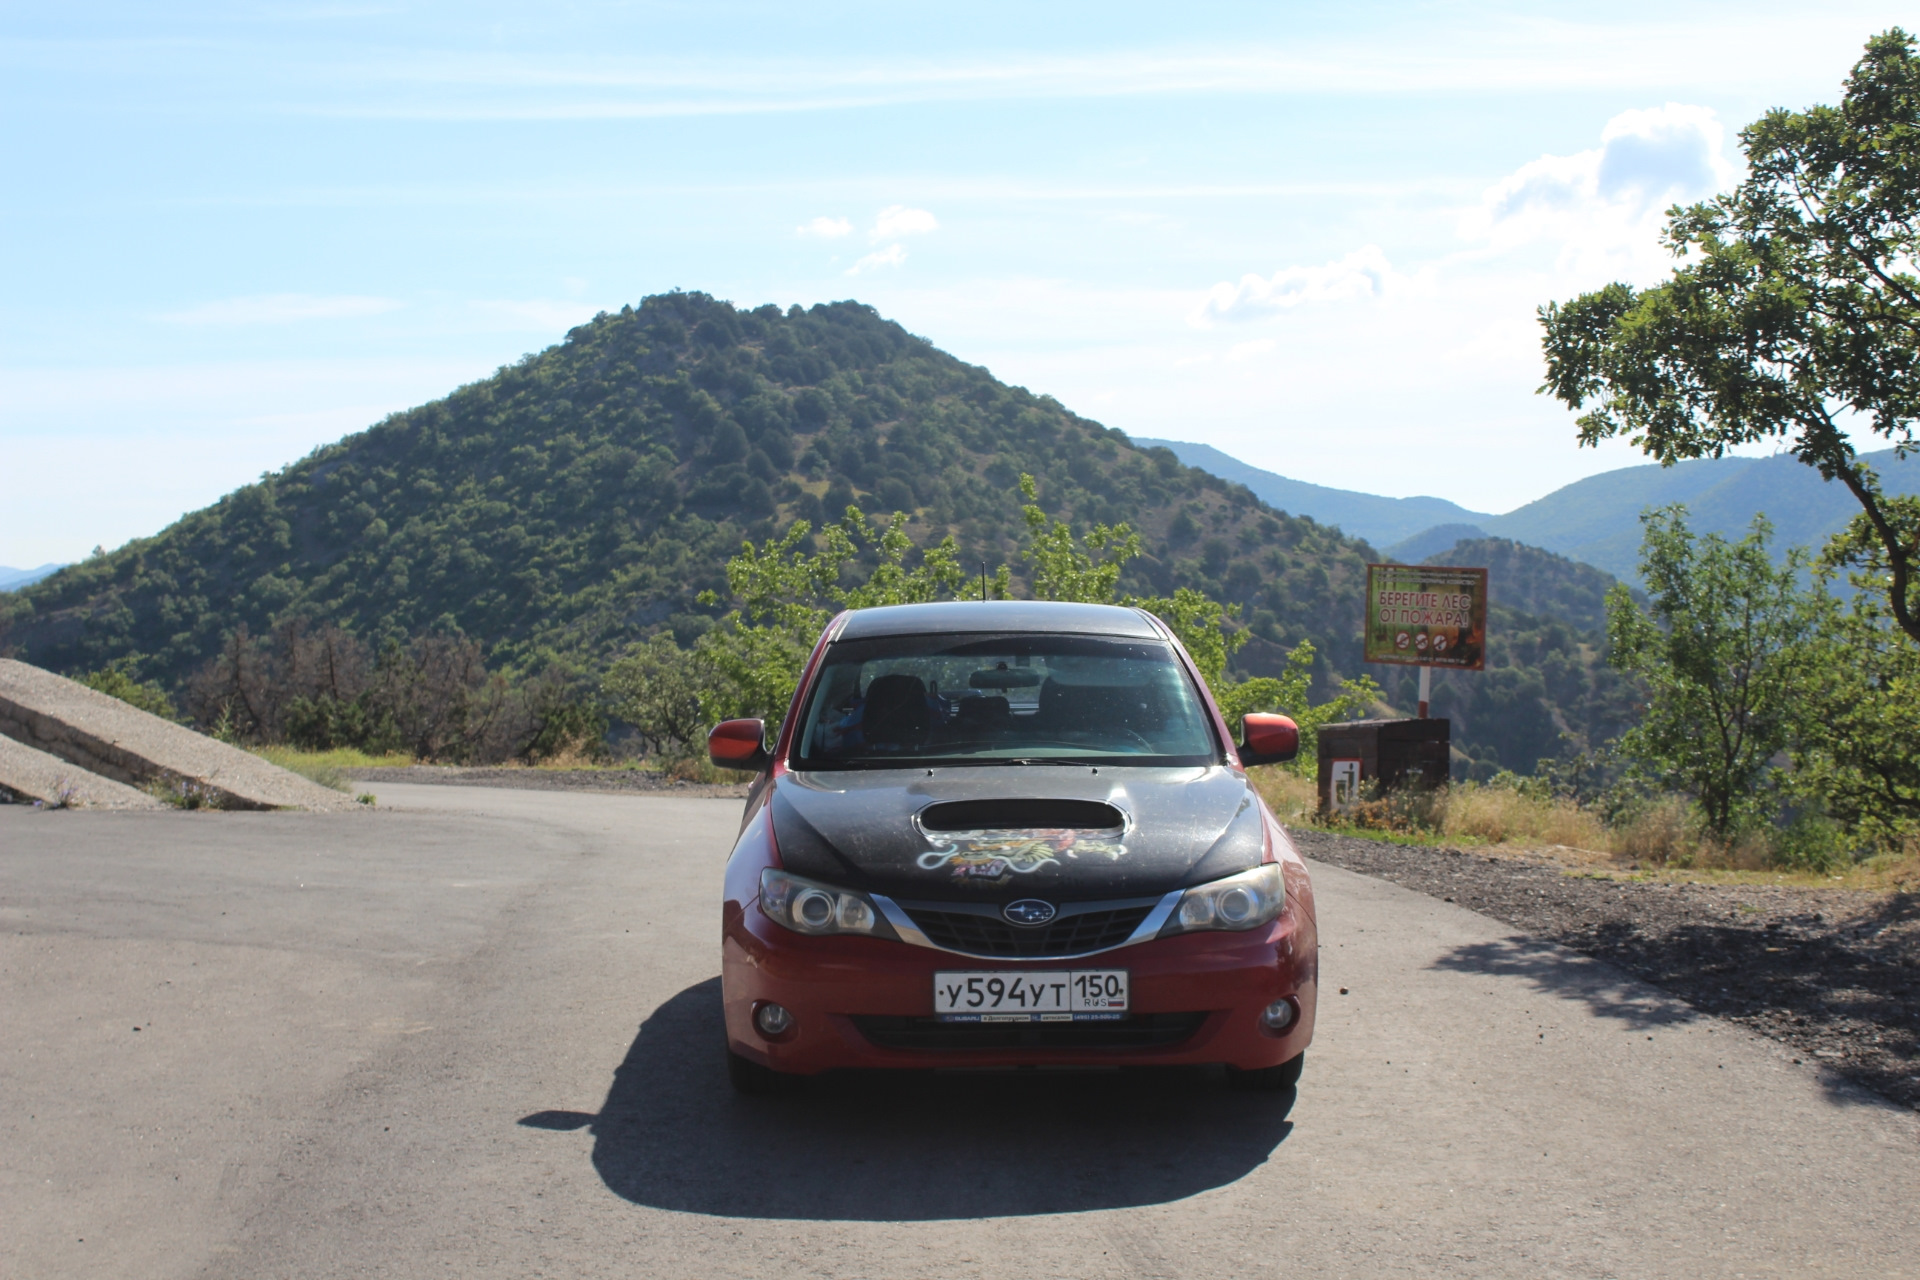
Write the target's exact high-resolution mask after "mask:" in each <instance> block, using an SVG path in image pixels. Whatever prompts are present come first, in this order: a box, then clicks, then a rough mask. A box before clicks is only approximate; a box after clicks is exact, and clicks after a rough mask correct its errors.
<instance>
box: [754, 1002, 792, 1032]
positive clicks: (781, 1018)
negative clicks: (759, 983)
mask: <svg viewBox="0 0 1920 1280" xmlns="http://www.w3.org/2000/svg"><path fill="white" fill-rule="evenodd" d="M753 1025H754V1027H755V1028H756V1029H757V1030H758V1031H759V1032H760V1034H761V1035H763V1036H765V1037H766V1038H767V1039H769V1040H778V1039H779V1038H780V1037H781V1036H784V1035H786V1034H787V1033H788V1032H789V1031H791V1030H793V1015H792V1014H790V1013H788V1012H787V1009H786V1006H785V1005H778V1004H774V1003H773V1002H772V1001H771V1000H769V1001H768V1002H767V1003H766V1004H763V1005H761V1006H760V1007H759V1008H758V1009H755V1010H754V1011H753Z"/></svg>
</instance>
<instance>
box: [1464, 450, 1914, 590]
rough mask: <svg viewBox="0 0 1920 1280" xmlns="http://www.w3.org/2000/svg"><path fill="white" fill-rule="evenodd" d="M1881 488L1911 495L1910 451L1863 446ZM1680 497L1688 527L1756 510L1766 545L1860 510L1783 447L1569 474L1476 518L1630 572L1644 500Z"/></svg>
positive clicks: (1507, 534)
mask: <svg viewBox="0 0 1920 1280" xmlns="http://www.w3.org/2000/svg"><path fill="white" fill-rule="evenodd" d="M1862 458H1863V459H1864V460H1865V461H1867V462H1870V463H1872V464H1873V467H1874V469H1875V470H1877V471H1878V472H1879V473H1880V482H1881V484H1882V485H1884V486H1885V488H1886V490H1887V492H1889V493H1920V456H1912V457H1908V458H1906V459H1905V460H1904V461H1902V460H1900V459H1897V458H1895V457H1894V454H1893V450H1891V449H1883V450H1881V451H1879V452H1877V453H1869V454H1863V455H1862ZM1675 502H1680V503H1685V504H1686V508H1687V525H1688V527H1689V528H1691V529H1693V530H1694V532H1696V533H1718V534H1720V535H1722V536H1723V537H1729V538H1739V537H1744V536H1745V535H1746V532H1747V529H1748V527H1749V526H1750V525H1752V523H1753V518H1754V516H1756V515H1759V514H1762V513H1764V514H1765V515H1766V517H1767V519H1768V520H1770V521H1772V522H1773V533H1774V547H1775V550H1776V551H1782V552H1783V551H1784V550H1785V549H1786V548H1787V547H1818V546H1819V545H1820V544H1821V543H1823V542H1825V541H1826V540H1827V538H1829V537H1830V536H1832V535H1833V534H1835V533H1838V532H1839V531H1840V530H1841V529H1843V528H1845V527H1846V524H1847V522H1848V521H1849V520H1851V519H1853V517H1854V516H1856V515H1858V514H1859V513H1860V504H1859V503H1857V502H1855V501H1854V499H1853V495H1852V494H1851V493H1849V492H1847V490H1846V489H1845V488H1843V487H1842V486H1841V485H1839V484H1837V483H1829V482H1828V481H1825V480H1822V479H1821V478H1820V473H1819V472H1817V471H1815V470H1814V469H1813V468H1812V467H1809V466H1807V465H1806V464H1805V463H1803V462H1801V461H1800V460H1799V459H1798V458H1795V457H1793V456H1792V455H1791V454H1777V455H1775V456H1774V457H1771V458H1701V459H1697V460H1695V461H1692V462H1680V463H1676V464H1674V465H1673V466H1671V467H1662V466H1658V465H1648V466H1644V467H1623V468H1621V469H1620V470H1618V471H1607V472H1603V473H1601V474H1600V475H1597V476H1588V477H1587V478H1586V479H1585V480H1576V481H1574V482H1573V483H1572V484H1570V485H1567V486H1566V487H1565V488H1562V489H1556V490H1554V491H1553V492H1552V493H1550V494H1548V495H1547V496H1546V497H1544V498H1541V499H1539V500H1538V501H1536V502H1529V503H1528V504H1527V505H1526V506H1524V507H1521V508H1519V509H1518V510H1515V511H1509V512H1508V513H1507V514H1505V515H1503V516H1494V517H1493V518H1492V519H1489V520H1483V521H1481V522H1480V526H1481V528H1483V529H1485V530H1486V531H1487V532H1488V533H1490V534H1493V535H1494V536H1495V537H1499V538H1512V539H1513V540H1514V541H1516V542H1526V543H1531V544H1532V545H1533V546H1536V547H1545V548H1546V549H1547V550H1549V551H1557V552H1559V553H1560V554H1561V555H1563V556H1568V557H1570V558H1572V559H1574V560H1583V561H1585V562H1586V563H1588V564H1590V565H1595V566H1597V567H1599V568H1602V569H1605V570H1606V571H1607V572H1609V573H1611V574H1613V575H1614V576H1616V577H1620V578H1636V577H1638V576H1639V565H1640V535H1641V528H1640V513H1641V512H1642V511H1644V510H1646V509H1647V508H1648V507H1663V506H1666V505H1668V504H1669V503H1675Z"/></svg>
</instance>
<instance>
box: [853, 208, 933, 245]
mask: <svg viewBox="0 0 1920 1280" xmlns="http://www.w3.org/2000/svg"><path fill="white" fill-rule="evenodd" d="M939 228H940V223H939V221H938V220H937V219H936V218H935V217H934V216H933V215H932V214H930V213H928V212H927V211H926V210H925V209H909V208H908V207H907V206H906V205H904V204H890V205H888V206H887V207H886V208H884V209H882V210H881V211H880V216H879V217H878V218H877V219H875V220H874V224H873V230H871V231H869V232H867V239H869V240H871V241H873V242H874V243H875V244H878V243H880V242H881V241H882V240H898V239H900V238H901V237H902V236H919V235H925V234H926V233H927V232H929V231H937V230H939Z"/></svg>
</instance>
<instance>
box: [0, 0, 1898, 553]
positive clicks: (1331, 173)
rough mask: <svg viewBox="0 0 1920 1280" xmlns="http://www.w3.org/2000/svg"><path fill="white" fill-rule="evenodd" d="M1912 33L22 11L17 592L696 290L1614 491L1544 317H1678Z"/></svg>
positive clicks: (1365, 469)
mask: <svg viewBox="0 0 1920 1280" xmlns="http://www.w3.org/2000/svg"><path fill="white" fill-rule="evenodd" d="M1903 17H1904V18H1905V20H1906V22H1907V25H1909V26H1912V25H1914V19H1913V18H1912V16H1911V15H1910V13H1909V14H1902V13H1901V12H1900V11H1899V9H1898V7H1896V6H1893V5H1887V4H1846V3H1837V4H1827V5H1823V6H1818V7H1814V6H1806V5H1791V6H1789V5H1777V6H1769V5H1766V4H1756V3H1744V4H1724V5H1687V4H1673V3H1669V4H1658V5H1655V4H1644V5H1634V4H1612V5H1606V6H1572V5H1561V6H1542V5H1538V4H1533V5H1521V4H1513V5H1496V4H1456V5H1447V6H1438V5H1418V4H1392V5H1387V4H1371V5H1370V4H1343V5H1338V6H1334V5H1322V6H1301V5H1284V4H1272V3H1268V4H1249V5H1231V4H1213V5H1195V6H1176V5H1166V4H1155V5H1134V6H1128V5H1123V4H1114V3H1102V4H1066V3H1056V4H1050V5H1045V6H1036V5H1033V4H1031V3H1027V4H1018V5H1013V4H1009V5H995V4H984V3H977V2H976V3H968V4H966V5H963V6H948V7H938V8H936V7H931V6H922V7H914V6H904V5H898V4H893V5H869V4H830V3H828V4H822V3H814V4H809V5H794V4H766V5H760V4H733V3H724V2H718V0H706V2H703V3H698V4H694V3H684V4H641V3H636V4H611V3H584V2H583V3H573V4H560V3H544V4H499V3H495V4H488V3H463V4H393V5H388V4H379V3H365V4H359V3H333V4H328V3H304V4H297V3H269V2H266V0H258V2H254V3H240V2H238V0H236V2H234V3H198V4H196V3H189V2H179V3H170V4H167V5H164V6H156V5H152V4H125V5H111V4H93V5H89V4H84V3H73V4H63V5H57V6H47V5H36V6H28V5H25V4H7V5H5V6H4V7H3V8H0V140H3V141H4V146H5V152H4V154H5V156H6V175H7V181H6V182H5V183H4V185H0V458H4V460H5V463H4V469H5V473H6V475H7V478H8V483H7V486H6V492H7V500H6V502H5V503H4V504H0V564H12V565H32V564H37V563H40V562H41V561H44V560H66V559H74V558H77V557H79V556H81V555H84V554H85V553H86V551H87V550H88V549H89V548H91V547H93V546H94V545H96V544H103V545H105V546H108V547H112V546H116V545H118V544H120V543H121V542H124V541H126V540H127V539H128V538H132V537H137V536H142V535H145V534H150V533H153V532H155V531H157V530H158V529H160V528H162V527H163V526H164V525H166V524H167V523H169V522H170V521H171V520H173V519H174V518H176V517H177V516H179V515H180V514H181V513H182V512H184V511H187V510H190V509H192V508H194V507H197V506H201V505H204V504H205V503H207V502H210V501H212V500H213V499H215V498H217V497H218V496H219V495H221V494H222V493H225V492H227V491H229V490H231V489H232V488H234V487H235V486H237V485H239V484H242V483H245V482H246V481H248V480H250V479H253V478H254V477H255V476H257V475H259V474H260V473H261V472H263V471H266V470H270V469H274V468H277V467H279V466H281V465H283V464H285V463H286V462H289V461H291V460H293V459H295V458H297V457H299V456H301V455H302V454H304V453H306V452H307V451H308V450H309V449H311V448H313V447H314V446H315V445H317V444H321V443H324V442H326V441H329V440H333V439H336V438H338V437H339V436H341V435H343V434H346V433H347V432H349V431H353V430H357V429H359V428H361V427H364V426H366V425H368V424H370V423H372V422H375V421H377V420H378V419H379V418H380V417H381V416H383V415H384V414H386V413H389V412H392V411H394V410H397V409H402V408H405V407H408V406H410V405H413V404H418V403H421V402H423V401H426V400H429V399H432V398H435V397H437V396H439V395H442V394H444V393H445V392H447V391H448V390H450V389H452V388H453V387H454V386H457V385H458V384H460V383H462V382H465V381H469V380H472V379H474V378H477V377H481V376H484V375H486V374H487V373H489V372H491V371H492V370H493V369H495V368H497V367H498V366H499V365H501V364H503V363H507V362H509V361H511V360H513V359H515V358H517V357H518V356H520V355H521V354H522V353H524V352H527V351H531V350H537V349H540V348H542V347H545V346H547V345H549V344H551V343H552V342H555V341H557V340H559V338H560V337H561V336H562V335H563V334H564V333H565V331H566V329H567V328H568V327H569V326H570V325H572V324H576V323H578V322H579V321H581V320H583V319H586V318H588V317H589V316H591V315H592V314H593V313H594V312H595V311H597V310H600V309H602V308H617V307H619V306H620V305H621V304H622V303H627V302H634V301H637V300H638V299H640V298H641V297H643V296H645V295H646V294H649V293H655V292H659V291H662V290H666V289H672V288H686V289H700V290H704V291H707V292H710V293H713V294H715V295H717V296H719V297H723V298H729V299H732V300H734V301H736V302H738V303H741V304H743V305H757V304H759V303H762V302H768V301H772V302H778V303H782V304H787V303H793V302H800V303H812V302H818V301H823V300H828V299H837V298H858V299H860V300H862V301H865V302H869V303H871V304H873V305H874V306H876V307H878V308H879V309H880V311H881V312H882V313H883V314H885V315H888V316H890V317H893V318H895V319H898V320H899V321H901V322H902V323H903V324H905V325H906V326H907V327H908V328H910V329H912V330H913V331H915V332H917V333H920V334H923V335H925V336H927V337H928V338H930V339H932V340H933V341H934V342H936V343H937V344H939V345H940V346H942V347H944V348H946V349H948V350H950V351H952V352H954V353H955V354H957V355H959V356H960V357H962V358H963V359H966V360H969V361H972V362H975V363H978V364H982V365H985V366H986V367H987V368H989V369H991V370H992V371H993V372H994V373H995V374H996V375H998V376H999V377H1001V378H1003V379H1006V380H1008V381H1011V382H1015V383H1019V384H1022V385H1024V386H1028V387H1030V388H1032V389H1034V390H1036V391H1044V392H1048V393H1050V394H1052V395H1054V396H1056V397H1058V398H1059V399H1060V400H1061V401H1063V402H1064V403H1066V404H1068V405H1069V406H1071V407H1073V408H1075V409H1076V410H1078V411H1080V412H1082V413H1085V414H1087V415H1089V416H1091V417H1094V418H1097V419H1100V420H1101V421H1104V422H1106V423H1108V424H1110V425H1113V426H1117V427H1120V428H1122V429H1124V430H1126V431H1128V432H1130V433H1133V434H1136V435H1148V436H1165V437H1171V438H1176V439H1187V440H1199V441H1205V442H1207V443H1210V444H1213V445H1216V446H1218V447H1219V448H1222V449H1225V450H1226V451H1228V452H1229V453H1232V454H1235V455H1237V456H1239V457H1242V458H1245V459H1246V460H1248V461H1249V462H1253V463H1255V464H1257V465H1260V466H1264V467H1268V468H1271V469H1273V470H1275V471H1279V472H1281V473H1283V474H1286V475H1289V476H1294V477H1298V478H1300V479H1305V480H1311V481H1316V482H1318V483H1322V484H1332V485H1339V486H1343V487H1349V488H1358V489H1365V490H1368V491H1371V492H1377V493H1388V494H1397V495H1404V494H1413V493H1431V494H1438V495H1440V496H1443V497H1447V498H1451V499H1453V500H1455V501H1457V502H1460V503H1462V504H1463V505H1466V506H1468V507H1471V508H1474V509H1477V510H1485V511H1504V510H1507V509H1509V508H1512V507H1514V506H1517V505H1519V504H1521V503H1523V502H1526V501H1529V500H1531V499H1533V498H1536V497H1539V496H1540V495H1542V494H1544V493H1546V492H1548V491H1550V490H1552V489H1553V488H1556V487H1557V486H1559V485H1561V484H1564V483H1567V482H1568V481H1571V480H1574V479H1577V478H1579V477H1580V476H1583V475H1587V474H1591V473H1593V472H1595V471H1600V470H1606V469H1609V468H1611V467H1615V466H1620V465H1626V464H1628V463H1631V462H1634V461H1638V460H1639V459H1638V457H1637V455H1634V454H1632V453H1630V452H1628V451H1627V450H1626V448H1625V447H1624V446H1620V447H1616V448H1610V449H1607V450H1602V451H1592V450H1578V449H1576V448H1575V447H1574V445H1573V437H1572V424H1571V421H1570V418H1569V415H1567V414H1566V413H1565V412H1564V411H1562V410H1560V409H1558V408H1556V407H1555V406H1554V405H1553V404H1552V403H1551V402H1549V401H1547V400H1545V399H1544V398H1542V397H1538V396H1536V395H1535V394H1534V388H1535V387H1536V386H1538V385H1539V382H1540V380H1541V368H1540V363H1539V357H1538V349H1537V330H1536V326H1535V322H1534V319H1533V309H1534V308H1535V307H1536V306H1538V305H1539V304H1540V303H1542V302H1545V301H1547V300H1549V299H1554V298H1563V297H1567V296H1570V295H1571V294H1572V293H1574V292H1577V291H1579V290H1582V289H1587V288H1592V287H1595V286H1597V285H1599V284H1602V283H1605V282H1606V281H1608V280H1611V279H1617V278H1620V279H1629V280H1634V281H1636V282H1650V281H1652V280H1655V279H1658V278H1659V276H1660V275H1661V274H1662V272H1663V271H1664V269H1665V262H1664V259H1663V258H1662V257H1661V255H1660V253H1659V251H1658V249H1657V246H1656V244H1655V241H1654V235H1655V230H1656V229H1657V226H1658V223H1659V211H1660V209H1662V208H1664V207H1665V206H1666V205H1667V204H1669V203H1671V202H1672V201H1674V200H1676V199H1688V198H1694V197H1697V196H1701V195H1704V194H1707V193H1709V192H1711V191H1712V190H1715V189H1717V188H1719V187H1723V186H1726V185H1728V184H1729V183H1731V182H1732V181H1733V180H1735V179H1736V178H1737V176H1738V173H1739V169H1738V162H1739V155H1738V147H1737V137H1736V135H1737V132H1738V130H1739V128H1740V127H1741V126H1742V125H1743V124H1745V123H1747V122H1748V121H1749V120H1751V119H1752V118H1754V117H1755V116H1757V115H1759V114H1760V113H1761V112H1762V111H1764V110H1765V109H1767V108H1768V107H1771V106H1792V107H1804V106H1806V105H1808V104H1810V103H1813V102H1820V101H1833V100H1836V99H1837V98H1838V97H1839V94H1840V85H1841V81H1842V79H1843V77H1844V76H1845V74H1846V72H1847V69H1848V67H1849V66H1850V65H1851V64H1852V62H1853V61H1854V59H1855V58H1856V57H1857V56H1858V54H1859V51H1860V48H1861V46H1862V44H1863V43H1864V42H1865V40H1866V39H1867V37H1868V36H1869V35H1870V34H1872V33H1873V32H1876V31H1879V30H1883V29H1885V28H1886V27H1888V26H1892V25H1895V24H1896V23H1898V22H1900V21H1901V20H1902V18H1903ZM31 477H38V478H39V479H38V480H37V481H35V480H33V479H31ZM23 478H26V479H23Z"/></svg>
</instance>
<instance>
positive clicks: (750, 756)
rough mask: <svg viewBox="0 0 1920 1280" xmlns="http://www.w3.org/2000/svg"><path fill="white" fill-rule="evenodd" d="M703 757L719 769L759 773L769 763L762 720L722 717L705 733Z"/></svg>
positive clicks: (764, 725)
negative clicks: (705, 742) (704, 752)
mask: <svg viewBox="0 0 1920 1280" xmlns="http://www.w3.org/2000/svg"><path fill="white" fill-rule="evenodd" d="M707 759H709V760H711V761H713V762H714V763H715V764H716V765H718V766H720V767H721V768H722V769H744V770H747V771H748V772H751V773H759V772H760V771H761V770H762V769H765V768H766V767H767V766H768V765H770V764H772V763H773V753H772V752H770V751H768V750H767V722H766V721H765V720H722V721H721V722H720V723H719V724H717V725H715V726H713V732H711V733H709V734H708V735H707Z"/></svg>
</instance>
